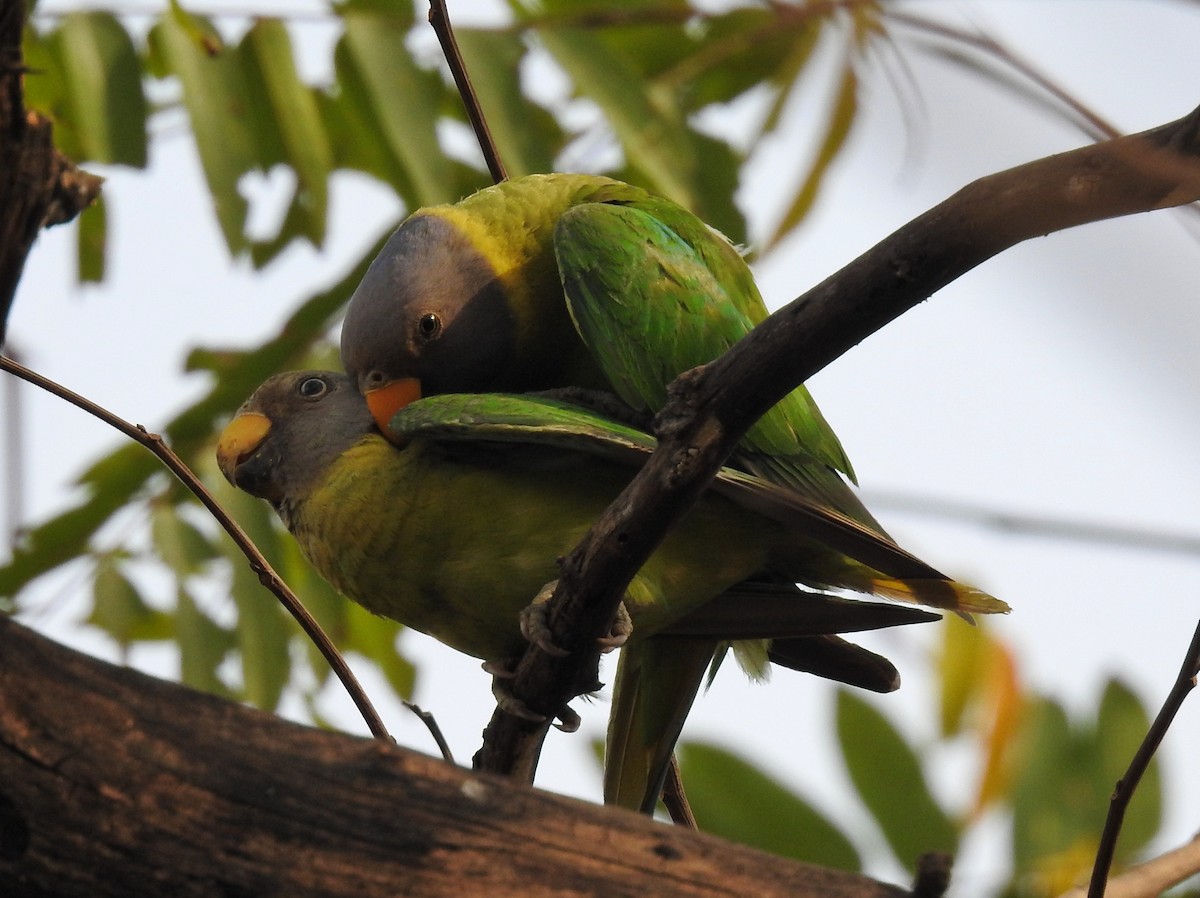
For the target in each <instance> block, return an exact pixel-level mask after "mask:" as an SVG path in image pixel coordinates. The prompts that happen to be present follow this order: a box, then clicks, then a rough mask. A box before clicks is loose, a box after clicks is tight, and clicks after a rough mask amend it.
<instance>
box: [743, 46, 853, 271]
mask: <svg viewBox="0 0 1200 898" xmlns="http://www.w3.org/2000/svg"><path fill="white" fill-rule="evenodd" d="M857 112H858V76H857V75H855V74H854V67H853V66H852V65H851V64H850V63H849V61H847V63H846V65H845V66H844V67H843V69H842V77H841V79H840V80H839V81H838V87H837V94H836V96H835V97H834V99H833V107H832V109H831V110H830V113H829V121H828V122H827V123H826V126H825V135H824V137H823V138H822V140H821V144H820V146H819V148H818V149H817V157H816V159H814V160H813V163H812V166H811V167H810V168H809V171H808V174H807V175H806V176H805V178H804V183H803V184H801V185H800V190H799V191H798V192H797V193H796V195H795V197H793V198H792V202H791V205H789V206H788V209H787V211H786V212H784V214H783V218H782V219H781V220H780V222H779V224H778V225H777V226H776V228H775V233H774V234H772V235H771V238H770V239H769V240H768V241H767V243H766V247H765V248H766V249H770V248H771V247H773V246H774V245H775V244H777V243H778V242H779V241H780V240H782V239H783V238H784V237H786V236H787V235H788V234H790V233H791V232H792V231H793V230H795V228H796V226H797V225H799V224H800V222H801V221H802V220H803V219H804V217H805V216H806V215H807V214H808V213H809V210H810V209H812V206H813V203H814V202H816V199H817V192H818V191H819V190H820V187H821V183H822V182H823V181H824V179H825V175H826V173H827V172H828V171H829V167H830V166H831V165H832V164H833V160H834V159H835V158H837V155H838V153H839V152H841V149H842V147H843V146H845V144H846V138H847V137H849V135H850V127H851V125H853V124H854V119H855V115H856V113H857Z"/></svg>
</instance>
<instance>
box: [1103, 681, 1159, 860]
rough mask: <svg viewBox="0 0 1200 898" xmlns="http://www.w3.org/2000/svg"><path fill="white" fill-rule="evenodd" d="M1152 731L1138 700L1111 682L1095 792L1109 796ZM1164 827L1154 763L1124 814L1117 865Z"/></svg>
mask: <svg viewBox="0 0 1200 898" xmlns="http://www.w3.org/2000/svg"><path fill="white" fill-rule="evenodd" d="M1149 729H1150V717H1149V715H1148V714H1147V713H1146V709H1145V708H1143V707H1142V703H1141V702H1140V701H1139V700H1138V697H1137V696H1136V695H1134V693H1133V692H1132V690H1130V689H1129V687H1128V686H1126V685H1125V684H1124V683H1122V682H1121V681H1119V680H1116V679H1113V680H1109V682H1108V684H1107V685H1106V686H1105V687H1104V695H1103V696H1102V698H1101V699H1100V710H1099V713H1098V715H1097V718H1096V731H1095V744H1096V751H1097V755H1098V759H1097V760H1098V763H1097V770H1096V784H1095V785H1096V790H1097V792H1098V794H1099V795H1101V796H1107V795H1108V794H1111V792H1112V790H1113V789H1115V788H1116V785H1117V782H1118V781H1119V780H1121V779H1123V778H1124V777H1125V773H1126V771H1127V770H1128V768H1129V763H1130V761H1132V760H1133V756H1134V754H1135V753H1136V752H1137V750H1138V746H1139V745H1141V742H1142V740H1143V739H1144V738H1145V736H1146V733H1147V732H1148V731H1149ZM1161 825H1162V782H1161V780H1160V777H1159V770H1158V763H1157V762H1156V761H1151V763H1150V766H1149V767H1148V768H1147V770H1146V773H1145V775H1143V777H1142V780H1141V782H1140V783H1139V784H1138V787H1137V791H1136V792H1135V793H1134V796H1133V800H1132V801H1131V802H1130V803H1129V807H1128V808H1127V809H1126V811H1125V820H1124V823H1123V824H1122V826H1121V838H1120V840H1119V841H1118V842H1117V853H1116V857H1117V861H1118V863H1120V862H1123V861H1125V860H1128V859H1129V858H1131V857H1132V856H1133V855H1135V854H1137V852H1138V851H1139V850H1140V849H1142V848H1144V847H1145V846H1146V844H1147V843H1148V842H1149V841H1150V840H1151V839H1152V838H1154V836H1155V835H1156V834H1157V833H1158V830H1159V827H1160V826H1161Z"/></svg>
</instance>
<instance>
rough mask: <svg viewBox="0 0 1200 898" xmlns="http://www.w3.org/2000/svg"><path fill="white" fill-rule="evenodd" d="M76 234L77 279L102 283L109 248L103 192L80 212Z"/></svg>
mask: <svg viewBox="0 0 1200 898" xmlns="http://www.w3.org/2000/svg"><path fill="white" fill-rule="evenodd" d="M75 236H76V242H75V258H76V259H77V269H76V271H77V278H76V279H77V280H78V281H79V283H81V284H98V283H100V282H101V281H102V280H104V269H105V257H106V256H107V250H108V204H107V202H106V201H105V199H104V194H103V193H101V194H100V195H99V196H97V197H96V199H95V201H94V202H93V203H92V204H91V205H90V206H88V207H87V208H86V209H84V210H83V212H81V213H80V214H79V225H78V227H77V229H76V231H75Z"/></svg>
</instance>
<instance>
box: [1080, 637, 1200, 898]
mask: <svg viewBox="0 0 1200 898" xmlns="http://www.w3.org/2000/svg"><path fill="white" fill-rule="evenodd" d="M1197 675H1200V621H1197V622H1196V632H1195V633H1194V634H1193V635H1192V643H1191V645H1189V646H1188V650H1187V654H1186V655H1184V658H1183V664H1182V666H1181V667H1180V668H1179V676H1177V677H1176V678H1175V685H1174V686H1172V687H1171V691H1170V693H1169V694H1168V695H1167V698H1166V701H1164V702H1163V706H1162V708H1161V709H1160V710H1159V712H1158V716H1157V717H1155V718H1154V723H1152V724H1151V725H1150V730H1149V732H1147V733H1146V738H1145V739H1143V740H1142V744H1141V745H1139V746H1138V750H1137V753H1136V754H1135V755H1134V756H1133V760H1132V761H1130V762H1129V769H1128V770H1126V771H1125V775H1124V776H1123V777H1121V779H1120V781H1119V782H1118V783H1117V786H1116V788H1115V789H1114V790H1113V794H1112V798H1111V799H1110V801H1109V804H1108V817H1106V818H1105V820H1104V831H1103V832H1102V833H1101V834H1100V844H1099V846H1098V847H1097V849H1096V863H1095V865H1094V866H1093V867H1092V879H1091V882H1090V883H1089V884H1088V898H1104V889H1105V887H1106V886H1107V884H1108V871H1109V870H1110V869H1111V868H1112V861H1113V854H1114V853H1115V852H1116V849H1117V837H1118V836H1119V835H1120V834H1121V824H1122V823H1123V822H1124V820H1125V811H1126V809H1127V808H1128V807H1129V802H1130V801H1131V800H1132V799H1133V793H1134V792H1135V791H1136V790H1137V787H1138V783H1140V782H1141V780H1142V774H1144V773H1145V772H1146V768H1148V767H1149V766H1150V760H1151V759H1152V758H1153V757H1154V753H1155V752H1156V751H1158V746H1159V744H1160V743H1161V742H1162V740H1163V736H1165V735H1166V734H1167V730H1168V729H1170V727H1171V721H1173V720H1174V719H1175V715H1176V714H1178V713H1179V708H1180V707H1181V706H1182V705H1183V700H1184V699H1185V698H1187V696H1188V693H1189V692H1191V691H1192V690H1193V689H1195V688H1196V677H1197Z"/></svg>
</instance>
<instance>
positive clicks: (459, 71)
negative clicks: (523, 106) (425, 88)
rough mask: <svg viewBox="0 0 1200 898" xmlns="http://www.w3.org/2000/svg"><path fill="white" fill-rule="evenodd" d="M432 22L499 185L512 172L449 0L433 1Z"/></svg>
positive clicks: (492, 174) (430, 11)
mask: <svg viewBox="0 0 1200 898" xmlns="http://www.w3.org/2000/svg"><path fill="white" fill-rule="evenodd" d="M429 24H430V25H432V26H433V30H434V32H436V33H437V36H438V42H439V43H440V44H441V45H442V55H443V56H445V57H446V62H447V63H449V65H450V74H452V75H453V76H454V84H455V86H456V87H457V88H458V95H459V96H460V97H462V101H463V105H464V106H465V107H466V109H467V118H468V119H470V121H471V127H472V128H473V129H474V130H475V139H476V140H477V141H479V149H480V150H482V151H483V158H484V159H485V160H486V161H487V167H488V171H489V172H490V173H491V176H492V180H493V181H495V182H496V183H497V184H499V183H500V182H501V181H506V180H508V173H507V172H506V171H505V169H504V161H503V160H502V159H501V158H500V151H499V150H498V149H497V148H496V141H495V140H493V139H492V132H491V129H489V128H488V124H487V119H485V118H484V116H483V108H482V107H481V106H480V105H479V97H478V96H477V95H476V93H475V88H474V87H473V86H472V84H471V76H470V75H468V74H467V66H466V63H464V62H463V58H462V52H461V51H460V50H459V49H458V41H457V40H455V39H454V29H453V28H452V27H451V26H450V14H449V13H448V12H447V11H446V0H429Z"/></svg>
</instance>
